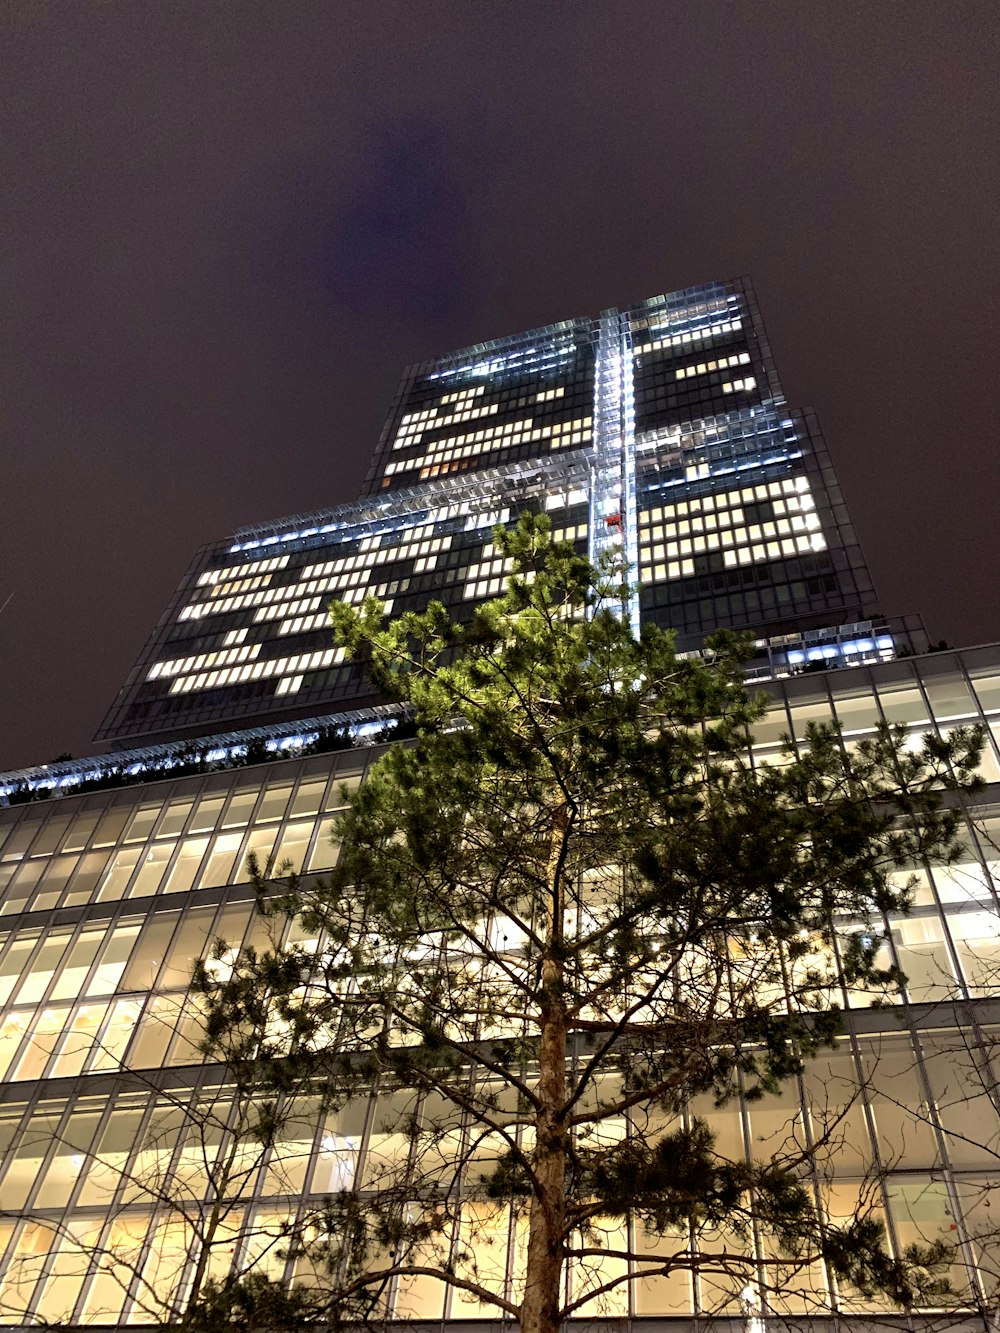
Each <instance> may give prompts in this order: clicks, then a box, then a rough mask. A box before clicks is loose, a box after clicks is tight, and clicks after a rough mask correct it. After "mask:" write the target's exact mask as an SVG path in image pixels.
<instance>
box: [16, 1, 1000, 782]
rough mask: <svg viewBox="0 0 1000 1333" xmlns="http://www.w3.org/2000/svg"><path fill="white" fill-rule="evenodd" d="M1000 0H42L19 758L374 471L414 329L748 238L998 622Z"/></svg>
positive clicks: (32, 178)
mask: <svg viewBox="0 0 1000 1333" xmlns="http://www.w3.org/2000/svg"><path fill="white" fill-rule="evenodd" d="M998 45H1000V41H998V23H997V11H996V7H995V5H994V4H993V3H987V2H986V0H983V2H982V3H979V2H970V3H956V2H955V0H952V2H951V3H942V2H941V0H934V2H933V3H932V2H931V0H913V2H912V3H910V4H907V5H905V6H903V5H871V4H870V3H849V2H848V0H817V2H816V3H811V4H809V5H803V4H801V3H800V0H758V2H757V3H704V4H698V5H687V4H681V3H662V0H650V2H649V3H643V2H642V0H635V2H634V3H630V4H628V5H600V4H597V3H561V2H560V0H551V2H550V3H546V4H545V5H529V4H524V3H521V2H520V0H518V2H517V3H513V2H512V3H501V2H500V0H496V2H490V3H481V4H468V3H466V0H443V3H440V4H436V5H413V4H412V3H403V2H402V0H400V2H399V3H388V2H387V0H369V2H368V3H366V4H364V5H351V4H342V5H335V4H330V3H329V2H328V0H314V2H312V3H310V2H307V0H280V3H279V2H278V0H274V3H270V2H267V3H261V4H254V5H231V4H224V3H222V2H221V0H219V3H215V2H214V0H213V2H211V3H207V4H206V3H204V0H172V2H171V3H170V4H162V3H159V2H158V0H103V2H102V3H100V4H97V3H91V4H86V3H84V4H81V3H79V2H78V0H65V2H64V3H56V2H55V0H52V2H50V3H46V4H38V3H35V0H12V2H11V3H8V4H7V5H6V6H4V7H3V9H2V11H0V47H2V49H3V50H4V78H3V80H2V82H0V180H2V181H3V192H4V205H3V210H2V213H0V301H2V309H3V318H2V320H0V428H2V432H3V434H2V450H3V452H2V470H0V501H2V525H0V606H2V605H3V603H4V600H5V598H6V597H7V596H8V595H9V594H11V593H13V598H12V600H11V601H10V603H9V605H8V606H7V607H6V609H4V610H2V611H0V660H2V662H3V668H4V671H3V679H2V686H0V768H3V767H7V766H13V765H15V764H26V763H29V762H32V761H38V760H45V759H47V758H51V757H52V756H53V755H54V754H56V753H58V752H60V751H62V750H65V749H70V750H73V751H74V752H76V753H81V752H83V751H85V750H86V748H87V746H88V738H89V736H90V735H92V734H93V731H94V729H95V728H96V726H97V724H98V722H99V720H100V718H101V715H102V714H103V712H104V710H105V708H106V707H107V705H108V704H109V703H110V701H111V699H112V697H113V696H114V693H115V691H116V689H117V687H118V685H119V684H120V682H121V681H122V680H123V679H124V677H125V675H126V673H127V671H128V668H129V667H130V665H131V663H132V661H133V660H134V658H135V656H136V655H137V653H138V650H139V648H140V647H141V644H142V642H143V640H144V638H145V636H146V634H147V632H148V630H149V628H150V627H151V626H152V625H153V624H154V623H155V621H156V619H157V618H158V616H159V615H160V613H161V611H162V608H163V607H164V605H165V604H166V601H167V599H168V597H169V595H170V593H171V592H172V590H173V588H174V587H175V586H176V583H177V581H178V579H179V578H180V575H181V574H182V573H183V571H184V569H185V567H186V566H187V564H188V562H189V560H190V558H191V556H192V554H193V553H194V550H195V549H196V548H197V547H198V546H199V545H200V544H201V543H202V542H204V541H207V540H209V539H212V538H216V537H218V536H221V535H224V534H225V533H227V532H229V531H231V530H232V529H233V528H234V527H236V526H238V525H239V524H242V523H248V522H252V521H254V520H259V519H264V518H268V517H277V516H279V515H281V514H283V513H292V512H301V511H303V510H307V509H310V508H313V507H318V506H320V505H325V504H330V503H334V502H337V501H340V500H346V499H350V498H352V496H353V495H355V494H356V492H357V490H358V487H359V485H360V482H361V479H362V477H363V476H364V473H365V470H366V465H367V460H368V457H369V455H370V452H371V449H372V448H373V446H374V443H375V440H376V438H377V435H378V431H379V429H380V426H381V421H382V416H383V413H384V411H385V410H386V408H387V406H388V402H389V399H390V397H391V394H392V390H393V387H394V383H395V378H396V376H397V374H398V372H399V371H400V369H401V368H402V367H403V366H404V365H405V364H407V363H409V362H412V361H416V360H420V359H423V358H425V357H427V356H431V355H434V354H436V353H439V352H442V351H446V350H448V349H450V348H452V347H458V346H462V345H465V344H467V343H470V342H476V341H480V340H484V339H487V338H490V337H494V336H500V335H503V334H505V333H511V332H514V331H516V330H518V329H520V328H528V327H531V326H533V325H537V324H543V323H547V322H549V321H551V320H554V319H560V318H565V317H568V316H571V315H577V314H587V313H592V312H596V311H598V310H600V309H601V308H602V307H604V306H608V305H617V304H622V303H624V302H627V301H629V300H632V299H634V298H637V297H640V296H644V295H648V294H651V293H653V292H657V291H664V290H670V289H672V288H674V287H680V286H686V285H688V284H690V283H695V282H700V281H703V280H705V279H709V278H712V277H717V276H723V277H725V276H730V275H733V274H737V273H750V274H751V275H752V276H753V278H754V281H755V284H756V287H757V291H758V296H759V299H760V302H761V306H762V309H763V313H764V317H765V320H766V322H767V325H768V329H769V333H770V336H771V340H772V343H773V346H774V351H775V355H776V359H777V362H778V366H779V370H780V373H781V375H782V379H783V382H784V385H785V389H786V391H787V393H788V396H789V398H790V399H791V401H792V402H794V403H797V404H811V405H813V406H815V407H816V408H817V409H818V411H819V413H820V416H821V419H822V421H823V425H824V427H825V431H826V435H827V438H828V441H829V443H830V447H831V450H832V452H833V456H834V460H835V462H836V465H837V468H838V472H839V474H840V477H841V480H842V483H843V486H844V490H845V493H846V497H847V500H848V503H849V505H850V507H851V511H852V514H853V515H854V518H855V521H856V524H857V526H858V528H859V531H860V535H861V538H862V541H863V544H864V546H865V548H866V551H867V554H868V557H869V561H870V564H871V566H872V570H873V574H874V576H875V580H876V584H877V586H878V588H879V590H880V592H881V596H882V603H883V606H884V608H885V609H886V610H887V611H894V612H895V611H899V612H908V611H911V610H914V609H919V610H922V611H923V613H924V615H925V617H926V619H927V621H928V625H929V627H930V629H931V631H932V633H933V634H934V637H940V636H945V637H946V638H948V639H949V640H951V641H952V642H962V643H969V642H973V641H979V642H982V641H986V640H992V639H995V638H996V637H997V630H998V624H1000V587H998V580H997V579H996V575H995V572H994V564H995V560H994V557H993V546H994V542H995V530H996V514H997V512H998V511H1000V494H998V489H1000V480H998V479H1000V469H998V468H997V465H996V427H995V424H994V419H995V408H994V399H995V391H994V382H995V378H996V372H995V366H994V361H995V351H994V348H995V346H996V342H997V336H996V315H995V312H996V309H997V277H998V274H997V266H998V251H997V246H996V239H995V226H996V217H997V215H998V212H1000V208H998V205H1000V199H998V165H997V155H996V143H997V142H998V140H1000V114H998V112H1000V107H998V101H1000V94H998V85H997V82H996V79H995V70H996V67H997V56H998V54H1000V52H998Z"/></svg>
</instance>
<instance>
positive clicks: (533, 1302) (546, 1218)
mask: <svg viewBox="0 0 1000 1333" xmlns="http://www.w3.org/2000/svg"><path fill="white" fill-rule="evenodd" d="M568 832H569V812H568V810H567V808H566V806H565V804H563V805H561V806H560V807H559V808H558V809H557V811H556V813H555V816H554V818H553V829H552V841H551V844H550V852H549V864H548V884H549V903H550V911H551V918H550V921H549V929H548V932H547V935H548V938H547V941H546V951H545V956H544V958H543V960H542V975H541V996H542V1003H541V1011H540V1014H539V1027H540V1032H539V1044H538V1065H539V1070H538V1096H539V1101H540V1102H541V1105H540V1107H539V1109H538V1114H537V1116H536V1117H535V1189H534V1193H533V1195H532V1199H531V1207H530V1210H529V1214H528V1254H527V1259H526V1267H525V1285H524V1300H523V1302H522V1304H521V1333H556V1330H557V1329H558V1328H559V1306H560V1288H561V1285H562V1269H563V1259H564V1254H563V1251H564V1247H565V1236H564V1228H565V1220H566V1165H567V1158H568V1155H569V1136H568V1134H567V1132H566V1126H565V1124H564V1121H563V1106H564V1104H565V1101H566V1002H565V997H564V995H563V954H562V945H563V938H562V936H563V908H564V904H563V862H564V857H565V847H566V839H567V836H568Z"/></svg>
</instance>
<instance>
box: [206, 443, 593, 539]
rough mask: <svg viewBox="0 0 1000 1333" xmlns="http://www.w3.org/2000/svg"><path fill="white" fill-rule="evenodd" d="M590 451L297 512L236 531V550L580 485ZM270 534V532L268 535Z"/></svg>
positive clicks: (407, 521)
mask: <svg viewBox="0 0 1000 1333" xmlns="http://www.w3.org/2000/svg"><path fill="white" fill-rule="evenodd" d="M588 472H589V467H588V461H587V454H586V453H585V452H584V450H582V449H574V450H571V451H567V452H565V453H561V454H557V455H555V456H551V457H546V458H530V459H519V460H518V461H517V462H514V463H504V464H501V465H500V466H499V467H495V468H490V470H489V472H488V473H480V474H478V475H477V474H474V473H470V474H468V475H466V476H458V477H449V478H448V480H447V482H442V481H429V482H424V483H423V484H421V485H420V486H407V487H400V489H399V490H396V491H388V492H386V493H385V494H384V495H381V496H378V497H373V498H366V499H363V500H356V501H354V502H353V503H351V504H344V505H337V506H336V507H335V508H330V509H320V510H316V511H315V512H313V513H311V514H293V515H291V516H290V517H288V518H283V519H277V520H275V521H274V522H272V523H260V524H254V525H252V526H249V527H244V528H239V529H237V531H236V533H235V534H234V535H235V538H236V540H235V542H234V543H233V545H231V546H230V547H229V548H228V550H229V552H230V553H231V554H236V553H238V552H242V551H250V550H259V549H260V548H261V547H264V546H268V545H273V544H274V543H275V542H278V541H295V540H301V539H303V538H309V537H317V536H323V537H327V536H330V535H331V534H333V533H344V534H345V539H347V538H348V537H354V536H357V535H359V534H360V533H361V532H362V531H363V530H365V529H368V530H369V531H371V532H373V533H374V532H391V531H396V530H397V529H399V528H400V527H403V526H409V525H412V524H413V523H414V522H416V521H419V516H420V515H421V514H427V513H432V514H433V513H442V512H443V511H445V510H448V511H452V512H453V511H455V509H456V507H457V506H458V505H459V504H460V503H466V504H468V503H470V502H472V501H476V500H478V501H482V502H484V503H485V504H487V505H494V506H495V505H498V504H501V505H502V504H503V503H505V502H506V501H508V500H509V499H510V497H511V496H512V495H514V494H518V493H527V494H532V493H535V492H539V491H547V490H549V489H550V488H552V487H554V486H559V485H563V486H566V487H570V486H573V485H574V484H576V485H579V484H580V483H581V482H584V481H586V478H587V476H588ZM265 534H270V535H268V536H265Z"/></svg>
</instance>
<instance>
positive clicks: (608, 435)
mask: <svg viewBox="0 0 1000 1333" xmlns="http://www.w3.org/2000/svg"><path fill="white" fill-rule="evenodd" d="M593 439H594V447H593V472H592V476H593V481H592V484H591V488H590V558H591V560H592V561H593V562H594V563H595V564H596V563H597V562H598V561H599V559H600V558H601V556H603V555H604V554H605V553H607V552H611V551H616V552H620V553H621V555H622V557H623V559H624V560H625V562H626V566H627V572H626V578H627V582H628V585H629V596H628V602H627V605H625V606H623V607H622V614H623V615H627V616H628V619H629V623H630V624H631V626H632V630H633V632H634V633H635V634H636V635H638V633H639V594H638V586H637V584H636V575H637V572H638V566H639V551H638V541H637V527H636V487H635V410H634V396H633V390H632V339H631V333H630V330H629V322H628V319H627V318H626V317H624V316H622V315H621V314H620V313H619V312H618V311H617V310H605V311H603V312H602V314H601V317H600V321H599V323H598V338H597V358H596V365H595V373H594V436H593Z"/></svg>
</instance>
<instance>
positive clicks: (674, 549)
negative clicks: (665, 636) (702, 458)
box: [639, 476, 826, 582]
mask: <svg viewBox="0 0 1000 1333" xmlns="http://www.w3.org/2000/svg"><path fill="white" fill-rule="evenodd" d="M825 549H826V538H825V537H824V536H823V533H822V532H821V530H820V520H819V515H818V514H817V513H816V502H815V500H814V499H813V497H812V494H811V492H810V489H809V481H808V478H806V477H804V476H798V477H785V478H783V479H782V480H781V481H771V482H764V483H761V484H758V485H756V486H743V487H741V488H739V489H738V490H730V491H723V492H717V493H716V494H708V495H702V496H694V497H692V498H691V499H688V500H678V501H677V502H676V503H674V504H664V505H656V506H653V507H651V508H649V509H646V510H644V511H641V512H640V514H639V552H640V562H639V574H640V580H643V581H644V580H645V579H653V580H656V581H657V582H662V581H663V580H665V579H676V578H683V577H685V576H687V575H691V574H694V573H696V572H700V571H701V570H702V569H708V568H718V569H735V568H736V567H737V566H738V565H750V564H756V563H757V562H759V561H766V560H777V559H779V558H780V557H782V556H794V555H801V554H806V553H810V552H812V551H824V550H825ZM704 557H711V558H710V559H705V558H704Z"/></svg>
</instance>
